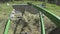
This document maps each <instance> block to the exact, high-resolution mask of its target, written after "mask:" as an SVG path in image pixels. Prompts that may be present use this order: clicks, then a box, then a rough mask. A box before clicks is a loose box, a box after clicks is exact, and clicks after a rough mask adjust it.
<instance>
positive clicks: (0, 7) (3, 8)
mask: <svg viewBox="0 0 60 34" xmlns="http://www.w3.org/2000/svg"><path fill="white" fill-rule="evenodd" d="M27 2H30V1H26V2H23V3H22V1H15V2H7V3H9V4H26V3H27ZM7 3H1V4H0V16H1V15H2V14H6V15H8V14H10V12H11V10H12V6H7ZM31 3H34V4H41V3H42V2H33V1H32V2H31ZM46 9H47V10H49V11H51V12H52V13H54V14H56V15H58V16H59V17H60V14H59V13H60V6H57V5H55V4H48V3H47V8H46Z"/></svg>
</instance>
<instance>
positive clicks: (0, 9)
mask: <svg viewBox="0 0 60 34" xmlns="http://www.w3.org/2000/svg"><path fill="white" fill-rule="evenodd" d="M27 2H30V1H26V2H22V1H15V2H7V3H9V4H26V3H27ZM7 3H0V34H2V33H3V32H2V31H1V30H3V29H4V28H3V27H4V26H5V25H4V24H5V22H6V19H8V17H9V14H10V13H11V11H12V9H13V8H12V6H11V5H10V6H7ZM31 3H34V4H37V5H38V4H41V3H42V2H33V1H32V2H31ZM46 9H47V10H49V11H51V12H52V13H54V14H56V15H58V16H60V14H59V13H60V6H57V5H54V4H48V3H47V8H46ZM3 21H4V22H3ZM45 22H47V19H46V21H45ZM48 22H49V21H48ZM49 23H50V22H49ZM49 23H48V24H49ZM11 26H12V25H11ZM13 27H14V26H13ZM13 27H12V28H13ZM10 32H12V30H10ZM9 34H11V33H9Z"/></svg>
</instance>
